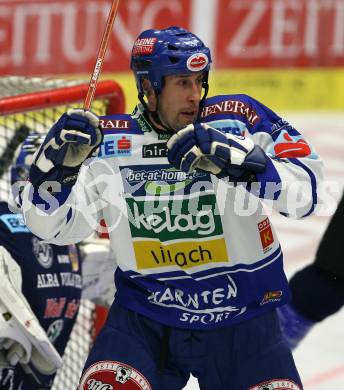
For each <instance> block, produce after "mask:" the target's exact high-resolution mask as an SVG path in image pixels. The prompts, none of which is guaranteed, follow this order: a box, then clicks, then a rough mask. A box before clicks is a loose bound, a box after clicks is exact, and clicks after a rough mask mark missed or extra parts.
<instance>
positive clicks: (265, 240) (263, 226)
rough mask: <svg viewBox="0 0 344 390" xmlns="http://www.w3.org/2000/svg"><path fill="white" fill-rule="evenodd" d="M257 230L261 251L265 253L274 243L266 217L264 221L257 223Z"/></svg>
mask: <svg viewBox="0 0 344 390" xmlns="http://www.w3.org/2000/svg"><path fill="white" fill-rule="evenodd" d="M258 230H259V234H260V240H261V242H262V246H263V250H264V252H267V250H268V248H269V246H270V245H271V244H272V243H273V242H274V236H273V234H272V229H271V226H270V221H269V218H268V217H266V219H264V221H262V222H259V223H258Z"/></svg>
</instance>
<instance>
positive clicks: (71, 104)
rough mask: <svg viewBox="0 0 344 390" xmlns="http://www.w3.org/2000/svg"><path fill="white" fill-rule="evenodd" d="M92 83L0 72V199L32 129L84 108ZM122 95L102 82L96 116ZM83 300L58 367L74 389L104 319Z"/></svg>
mask: <svg viewBox="0 0 344 390" xmlns="http://www.w3.org/2000/svg"><path fill="white" fill-rule="evenodd" d="M87 88H88V83H85V81H75V80H69V81H68V80H63V79H47V78H38V77H32V78H29V77H17V76H11V77H0V200H4V201H7V200H8V199H9V196H10V176H9V166H10V164H11V162H12V161H13V157H14V154H15V150H16V149H17V147H18V145H19V144H20V143H21V142H22V141H23V140H24V139H25V138H26V136H27V134H28V132H29V131H30V130H35V131H37V132H41V133H43V134H44V133H46V132H47V131H48V130H49V128H50V127H51V125H52V124H53V123H54V122H55V121H56V120H57V119H58V118H59V117H60V116H61V114H62V113H63V112H65V111H66V110H67V109H68V108H82V106H83V99H84V97H85V96H86V92H87ZM124 105H125V101H124V96H123V92H122V90H121V88H120V87H119V85H118V84H117V83H116V82H114V81H100V82H99V83H98V87H97V90H96V94H95V98H94V102H93V104H92V111H93V112H94V113H96V114H98V115H105V114H115V113H120V112H121V113H123V112H124ZM98 309H99V307H97V305H95V304H94V303H92V302H91V301H89V300H85V299H84V300H81V304H80V309H79V313H78V316H77V319H76V323H75V325H74V328H73V331H72V333H71V337H70V340H69V342H68V344H67V347H66V350H65V353H64V355H63V366H62V368H61V369H60V370H59V371H58V372H57V374H56V377H55V380H54V385H53V387H52V389H53V390H71V389H76V388H77V385H78V381H79V378H80V375H81V370H82V368H83V365H84V362H85V360H86V358H87V356H88V353H89V350H90V348H91V346H92V342H93V340H94V337H95V332H96V329H98V328H99V324H100V323H102V322H103V321H104V318H103V316H104V315H102V316H101V315H99V314H98V313H104V311H103V310H98Z"/></svg>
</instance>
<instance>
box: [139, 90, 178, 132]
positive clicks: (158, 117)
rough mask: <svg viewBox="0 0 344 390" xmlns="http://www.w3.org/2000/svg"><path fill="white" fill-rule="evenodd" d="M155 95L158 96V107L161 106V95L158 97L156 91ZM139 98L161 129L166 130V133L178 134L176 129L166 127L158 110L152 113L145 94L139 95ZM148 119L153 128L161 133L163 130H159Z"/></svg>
mask: <svg viewBox="0 0 344 390" xmlns="http://www.w3.org/2000/svg"><path fill="white" fill-rule="evenodd" d="M154 93H155V96H156V99H157V106H158V104H159V95H158V94H157V93H156V92H155V91H154ZM138 98H139V100H140V102H141V104H142V105H143V107H144V109H145V111H146V112H147V113H148V114H149V115H150V116H151V117H152V118H153V120H154V122H155V123H156V124H158V125H159V126H161V127H162V128H163V129H164V130H165V132H166V133H169V134H174V133H175V132H176V130H175V129H173V128H172V127H169V126H166V125H165V124H164V123H163V122H162V120H161V119H160V116H159V114H158V111H157V110H155V111H151V110H150V109H149V108H148V105H147V103H146V101H145V100H144V95H143V93H139V94H138ZM147 119H148V120H149V123H150V124H151V125H152V126H153V128H154V129H155V130H158V131H161V129H159V128H157V127H156V126H155V125H154V123H152V121H151V120H150V118H149V117H148V118H147Z"/></svg>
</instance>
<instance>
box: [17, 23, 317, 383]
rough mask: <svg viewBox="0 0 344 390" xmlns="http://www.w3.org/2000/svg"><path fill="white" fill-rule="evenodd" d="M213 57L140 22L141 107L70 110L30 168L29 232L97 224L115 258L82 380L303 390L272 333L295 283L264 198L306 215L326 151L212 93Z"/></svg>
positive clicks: (238, 99) (76, 233) (250, 106)
mask: <svg viewBox="0 0 344 390" xmlns="http://www.w3.org/2000/svg"><path fill="white" fill-rule="evenodd" d="M210 63H211V56H210V51H209V49H208V48H207V47H206V46H205V45H204V44H203V42H202V41H201V40H200V39H199V38H198V37H197V36H195V35H194V34H192V33H191V32H188V31H186V30H184V29H182V28H179V27H170V28H167V29H164V30H146V31H144V32H143V33H142V34H140V36H139V37H138V38H137V40H136V42H135V44H134V47H133V50H132V57H131V69H132V70H133V72H134V74H135V77H136V83H137V87H138V92H139V93H138V97H139V100H140V104H139V105H138V106H137V107H136V109H135V110H134V113H133V114H132V115H124V114H123V115H115V116H108V117H102V118H97V117H96V116H95V115H93V114H92V113H91V112H84V111H82V110H72V111H69V112H68V113H66V114H64V115H63V116H62V117H61V118H60V119H59V120H58V121H57V122H56V124H55V125H54V126H53V127H52V129H51V130H50V131H49V133H48V136H47V138H46V140H45V142H44V144H43V145H42V147H41V148H40V151H39V153H38V154H37V156H36V158H35V161H34V164H33V166H32V168H31V171H30V183H29V184H28V185H27V186H26V187H25V190H24V194H23V205H22V210H23V212H24V214H25V219H26V222H27V224H28V226H29V227H30V229H32V231H33V232H35V234H38V235H39V236H41V237H42V238H44V239H46V240H48V241H50V242H52V243H56V244H66V243H72V242H77V241H78V240H81V239H82V238H84V237H86V236H87V235H88V234H89V233H90V231H91V230H92V229H93V228H94V227H95V224H96V223H97V221H99V220H100V219H102V218H104V219H105V222H106V224H107V226H108V228H109V232H110V233H109V234H110V240H111V246H112V248H113V250H114V252H115V253H116V258H117V261H118V265H119V266H118V269H117V270H116V273H115V281H116V287H117V292H116V296H115V301H114V304H113V305H112V307H111V309H110V313H109V317H108V319H107V323H106V325H105V327H104V328H103V330H102V332H101V333H100V335H99V336H98V338H97V341H96V344H95V346H94V348H93V349H92V351H91V353H90V355H89V358H88V360H87V362H86V365H85V368H84V373H83V376H82V378H81V380H80V389H89V388H91V387H92V386H94V387H97V386H98V387H102V386H103V387H104V388H105V387H107V388H117V387H118V386H122V387H123V388H125V387H126V388H128V389H129V388H138V389H166V390H167V389H171V390H172V389H173V390H176V389H182V388H183V387H184V386H185V384H186V383H187V381H188V378H189V376H190V373H192V374H193V375H194V376H196V377H197V378H198V381H199V383H200V387H201V388H202V389H209V390H210V389H211V390H213V389H235V390H239V389H245V390H247V389H259V388H265V387H266V388H279V389H289V388H293V389H301V388H302V384H301V380H300V378H299V375H298V372H297V369H296V367H295V364H294V361H293V358H292V354H291V351H290V349H289V348H288V346H287V344H286V343H285V341H284V340H283V338H282V335H281V332H280V326H279V320H278V317H277V313H276V307H278V306H281V305H283V304H284V303H285V302H287V301H288V300H289V296H290V293H289V288H288V282H287V280H286V277H285V274H284V271H283V264H282V263H283V256H282V252H281V247H280V245H279V242H278V239H277V236H276V232H275V231H274V229H273V227H272V226H271V224H270V221H269V218H268V216H267V215H266V213H265V212H264V210H263V206H262V203H261V199H262V200H266V201H267V202H269V203H270V205H272V207H273V208H274V209H275V210H277V211H279V212H281V213H283V214H285V215H287V216H292V217H304V216H307V215H309V214H311V213H312V211H313V209H314V207H315V205H316V203H317V186H318V183H319V180H320V178H321V169H322V166H321V161H320V160H319V158H318V156H317V154H316V153H315V152H314V150H313V149H312V147H311V145H310V144H309V143H308V142H307V141H306V140H305V139H304V138H303V137H302V136H301V135H300V133H299V132H298V131H296V130H295V129H294V128H293V127H292V126H291V125H290V124H289V123H288V122H287V121H285V120H283V119H281V118H280V117H279V116H278V115H277V114H275V113H274V112H272V111H271V110H270V109H269V108H267V107H266V106H264V105H263V104H262V103H260V102H258V101H256V100H255V99H253V98H251V97H249V96H246V95H222V96H214V97H211V98H206V95H207V92H208V74H209V70H210ZM203 90H204V92H203ZM166 141H167V143H166ZM92 156H93V157H92ZM88 157H90V158H89V159H88Z"/></svg>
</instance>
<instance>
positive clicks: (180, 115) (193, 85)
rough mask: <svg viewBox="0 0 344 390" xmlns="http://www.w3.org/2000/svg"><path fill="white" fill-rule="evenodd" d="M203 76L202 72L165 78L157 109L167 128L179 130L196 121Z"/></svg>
mask: <svg viewBox="0 0 344 390" xmlns="http://www.w3.org/2000/svg"><path fill="white" fill-rule="evenodd" d="M203 76H204V74H203V73H202V72H197V73H193V74H188V75H171V76H166V77H165V85H164V87H163V89H162V92H161V94H160V95H159V100H158V107H157V111H158V113H159V117H160V120H161V121H162V123H163V124H164V125H165V126H167V127H169V128H172V129H174V130H179V129H182V128H183V127H185V126H187V125H188V124H190V123H192V122H194V121H195V120H196V118H197V115H198V110H199V102H200V100H201V96H202V81H203Z"/></svg>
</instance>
